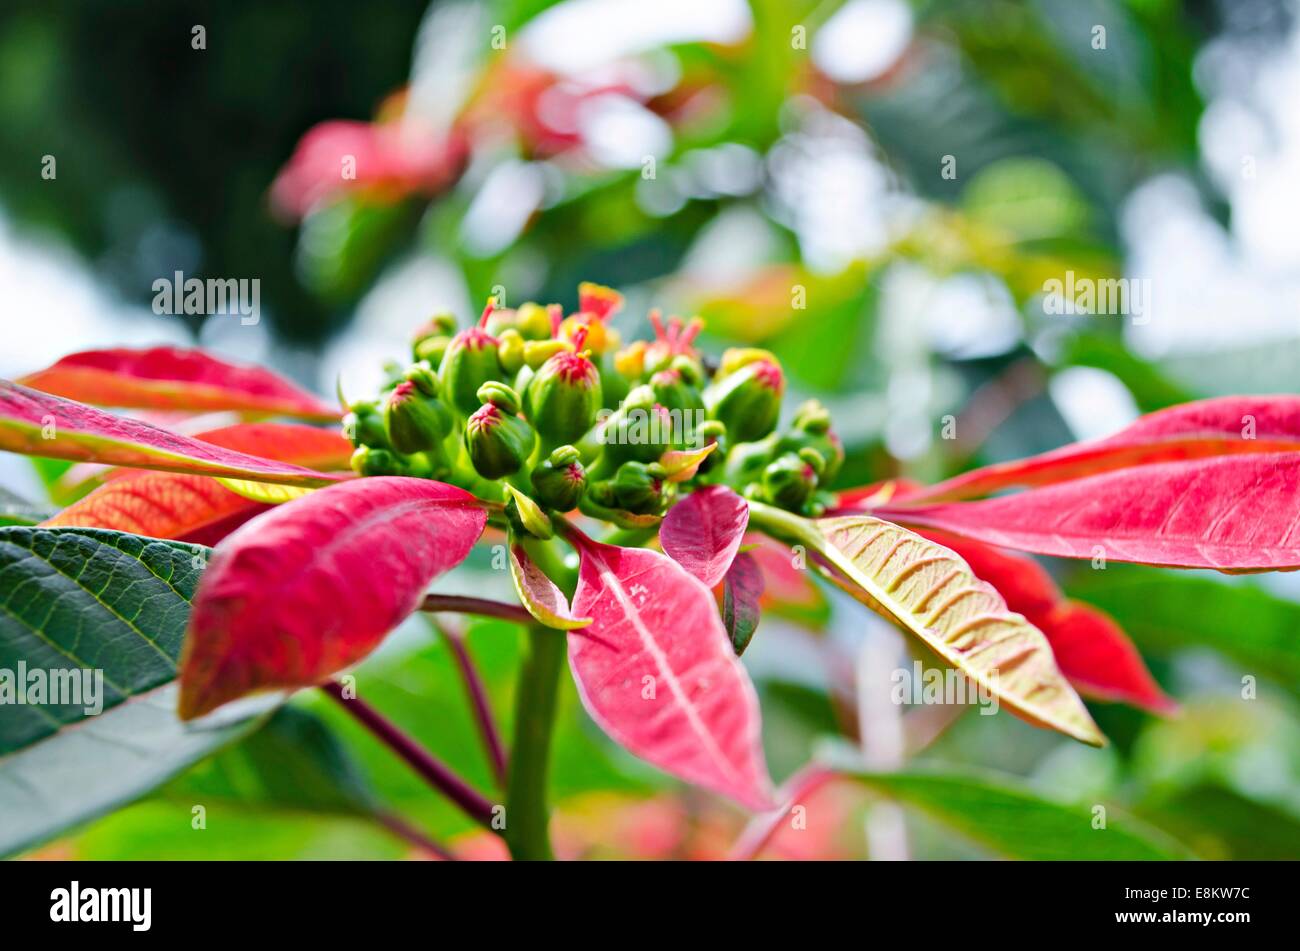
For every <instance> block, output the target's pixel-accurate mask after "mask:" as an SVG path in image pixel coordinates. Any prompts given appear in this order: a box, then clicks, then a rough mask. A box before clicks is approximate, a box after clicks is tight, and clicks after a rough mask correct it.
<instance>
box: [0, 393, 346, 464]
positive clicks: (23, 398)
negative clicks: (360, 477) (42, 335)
mask: <svg viewBox="0 0 1300 951" xmlns="http://www.w3.org/2000/svg"><path fill="white" fill-rule="evenodd" d="M0 449H6V450H8V451H10V452H23V453H27V454H29V455H33V456H48V457H50V458H53V459H76V460H81V461H88V462H103V463H109V464H111V465H118V466H134V467H136V468H141V469H163V470H166V471H169V472H193V473H197V474H200V475H211V476H227V477H229V478H233V479H255V480H259V481H262V482H281V483H285V484H286V485H328V484H329V483H331V482H334V481H336V480H335V478H334V477H333V476H328V475H324V474H323V473H320V472H314V471H312V470H311V469H304V468H303V467H301V466H296V465H292V464H290V463H286V462H276V461H273V460H271V459H262V458H259V457H257V456H250V455H247V454H245V453H242V452H236V451H234V450H231V449H225V448H222V447H220V446H216V445H213V444H212V443H208V442H203V441H200V440H198V439H192V438H190V437H189V436H181V435H178V434H177V433H171V432H168V431H167V430H165V429H159V428H158V427H157V426H150V425H149V424H148V423H142V422H140V421H139V420H134V419H127V418H125V417H122V416H114V415H113V414H112V413H106V412H104V411H103V410H100V409H95V408H94V407H91V406H86V405H85V404H83V403H74V402H73V401H72V400H65V399H60V398H59V397H57V396H50V395H49V394H47V393H38V392H37V391H35V390H29V389H27V388H26V387H25V386H19V385H18V384H16V383H10V382H9V381H8V380H0Z"/></svg>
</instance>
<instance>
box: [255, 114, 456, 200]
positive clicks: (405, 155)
mask: <svg viewBox="0 0 1300 951" xmlns="http://www.w3.org/2000/svg"><path fill="white" fill-rule="evenodd" d="M467 156H468V149H467V143H466V141H465V139H464V137H463V136H461V135H460V134H459V133H454V132H453V133H451V134H448V135H440V134H437V133H434V132H431V131H428V130H425V129H423V128H421V127H419V126H418V125H414V124H406V123H402V122H392V123H382V124H372V123H369V122H349V121H345V120H335V121H330V122H322V123H321V124H320V125H318V126H316V127H315V128H313V129H311V130H310V131H309V132H308V133H307V134H306V135H304V136H303V137H302V141H301V142H299V143H298V148H297V149H296V150H295V151H294V153H293V157H292V158H291V159H290V160H289V164H288V165H287V166H285V168H284V169H283V170H282V171H281V172H280V175H279V177H277V178H276V180H275V184H274V185H273V186H272V187H271V200H272V202H273V203H274V204H275V206H276V208H277V209H278V210H279V211H280V212H281V213H283V214H285V215H287V216H289V217H294V218H300V217H302V216H303V215H305V214H307V212H309V211H311V209H312V208H313V207H315V206H316V205H318V204H320V203H322V202H325V201H328V200H331V199H333V198H335V197H337V196H338V195H340V194H341V193H343V192H347V191H358V190H365V191H366V192H367V193H368V194H369V195H370V196H371V197H373V198H375V199H377V200H381V201H394V200H396V199H399V198H402V197H404V196H406V195H407V194H410V193H412V192H415V193H419V194H424V195H430V196H431V195H435V194H437V193H438V192H439V191H441V190H442V189H443V188H445V187H447V186H448V185H450V184H452V183H453V182H455V180H456V179H457V178H458V177H459V176H460V172H461V169H462V168H463V167H464V164H465V161H466V158H467ZM349 172H350V173H351V174H348V173H349Z"/></svg>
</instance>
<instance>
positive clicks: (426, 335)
mask: <svg viewBox="0 0 1300 951" xmlns="http://www.w3.org/2000/svg"><path fill="white" fill-rule="evenodd" d="M455 332H456V318H455V317H453V316H452V315H451V314H447V313H441V314H434V315H433V316H432V317H430V318H429V319H428V320H427V321H425V323H424V325H423V326H422V327H420V329H419V330H417V331H416V332H415V334H414V335H413V336H412V337H411V352H412V353H413V354H415V359H417V360H423V359H425V357H424V356H423V355H421V353H420V348H421V347H422V346H424V345H426V344H427V343H428V342H429V341H431V340H451V336H452V334H454V333H455Z"/></svg>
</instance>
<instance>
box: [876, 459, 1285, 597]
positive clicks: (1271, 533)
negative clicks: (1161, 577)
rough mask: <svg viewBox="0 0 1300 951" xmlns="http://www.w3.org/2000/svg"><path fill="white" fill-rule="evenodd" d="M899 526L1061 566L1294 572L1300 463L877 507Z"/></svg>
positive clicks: (1221, 467) (1172, 472)
mask: <svg viewBox="0 0 1300 951" xmlns="http://www.w3.org/2000/svg"><path fill="white" fill-rule="evenodd" d="M873 514H875V515H876V516H878V517H880V518H885V519H889V520H890V521H893V522H898V523H900V524H905V525H919V526H925V527H929V528H940V529H945V530H947V531H950V532H954V533H956V534H958V535H964V536H966V537H967V538H974V539H976V540H978V541H982V542H988V543H989V544H991V545H1000V546H1002V547H1004V548H1016V549H1020V550H1021V551H1031V552H1035V553H1036V554H1040V555H1057V556H1060V557H1063V558H1097V557H1100V558H1105V559H1107V560H1110V561H1132V562H1141V563H1144V564H1152V565H1167V566H1170V567H1174V568H1214V569H1217V570H1219V571H1268V570H1276V569H1287V568H1297V567H1300V453H1268V454H1262V455H1232V456H1220V457H1217V458H1213V459H1197V460H1189V461H1185V462H1164V463H1155V464H1152V465H1146V466H1139V467H1138V468H1136V469H1123V470H1120V471H1119V472H1108V473H1105V474H1103V475H1096V476H1089V477H1087V478H1083V479H1075V480H1073V481H1071V482H1064V483H1061V484H1060V485H1051V486H1045V487H1043V488H1040V489H1030V490H1027V491H1025V492H1020V493H1017V494H1015V495H1006V496H1000V497H998V498H992V499H984V500H982V501H978V502H948V503H939V504H936V505H919V506H913V505H910V504H900V505H898V506H888V505H886V506H883V507H880V508H877V509H875V510H874V512H873Z"/></svg>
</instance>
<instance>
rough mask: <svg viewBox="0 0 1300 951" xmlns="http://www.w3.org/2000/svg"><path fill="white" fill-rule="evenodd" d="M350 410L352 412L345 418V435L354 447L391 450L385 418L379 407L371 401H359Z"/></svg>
mask: <svg viewBox="0 0 1300 951" xmlns="http://www.w3.org/2000/svg"><path fill="white" fill-rule="evenodd" d="M349 409H350V412H349V413H348V414H347V415H346V416H344V417H343V435H344V437H345V438H347V439H348V440H349V441H350V442H351V443H352V445H353V446H356V447H358V448H360V447H361V446H374V447H375V448H376V449H388V448H390V446H389V442H388V432H387V431H386V430H385V428H384V417H383V414H382V413H381V412H380V411H379V407H378V406H376V405H375V404H374V403H373V402H370V401H369V400H358V401H357V402H355V403H353V404H352V405H351V406H350V407H349Z"/></svg>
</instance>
